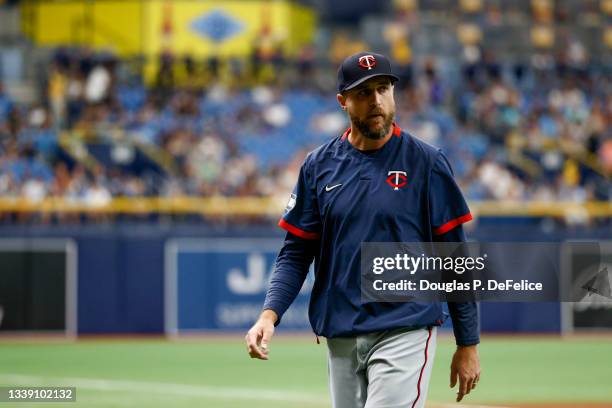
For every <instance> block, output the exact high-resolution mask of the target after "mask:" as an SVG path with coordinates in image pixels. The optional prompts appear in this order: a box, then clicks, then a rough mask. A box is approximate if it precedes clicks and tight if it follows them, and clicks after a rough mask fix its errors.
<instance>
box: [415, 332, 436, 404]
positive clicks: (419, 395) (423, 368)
mask: <svg viewBox="0 0 612 408" xmlns="http://www.w3.org/2000/svg"><path fill="white" fill-rule="evenodd" d="M428 330H429V334H428V335H427V342H426V343H425V361H423V365H422V366H421V372H420V373H419V382H418V383H417V397H416V399H415V400H414V402H413V403H412V407H411V408H414V407H415V406H416V403H417V402H418V401H419V398H421V380H422V379H423V371H425V366H426V365H427V359H428V357H429V356H428V353H427V352H428V351H429V340H430V339H431V327H429V328H428Z"/></svg>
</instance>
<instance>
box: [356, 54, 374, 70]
mask: <svg viewBox="0 0 612 408" xmlns="http://www.w3.org/2000/svg"><path fill="white" fill-rule="evenodd" d="M359 66H360V67H361V68H363V69H368V70H369V69H372V68H374V67H375V66H376V58H374V56H373V55H369V54H368V55H364V56H363V57H359Z"/></svg>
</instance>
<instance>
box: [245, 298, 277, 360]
mask: <svg viewBox="0 0 612 408" xmlns="http://www.w3.org/2000/svg"><path fill="white" fill-rule="evenodd" d="M277 320H278V315H277V314H276V312H274V311H273V310H270V309H267V310H264V311H263V312H261V315H260V316H259V319H258V320H257V322H255V324H254V325H253V327H251V329H250V330H249V331H248V332H247V334H246V336H245V340H246V344H247V351H248V353H249V355H250V356H251V358H258V359H260V360H267V359H268V344H270V339H272V335H273V334H274V323H276V321H277Z"/></svg>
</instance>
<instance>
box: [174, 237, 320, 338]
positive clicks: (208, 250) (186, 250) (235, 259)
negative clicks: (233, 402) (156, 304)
mask: <svg viewBox="0 0 612 408" xmlns="http://www.w3.org/2000/svg"><path fill="white" fill-rule="evenodd" d="M281 244H282V240H280V239H279V240H270V239H215V240H209V239H195V240H173V241H172V242H171V243H170V244H169V247H168V248H169V250H168V252H167V255H168V257H169V259H168V264H167V271H166V274H167V281H168V282H170V291H171V292H174V293H175V296H174V295H173V294H172V293H169V296H167V302H168V303H169V304H168V305H167V307H169V312H168V313H170V325H169V326H168V325H167V329H169V330H170V331H175V332H179V333H180V332H190V331H201V330H219V329H222V330H234V329H240V330H244V329H248V328H249V327H250V326H251V325H252V324H253V323H254V322H255V320H257V317H258V316H259V313H260V312H261V306H262V304H263V301H264V297H265V294H266V290H267V288H268V285H269V281H270V277H271V274H272V271H273V268H274V261H275V259H276V256H277V255H278V251H279V250H280V246H281ZM312 283H313V274H312V271H311V272H310V273H309V275H308V278H307V280H306V282H305V284H304V286H303V288H302V290H301V292H300V294H299V295H298V297H297V299H296V300H295V302H294V303H293V305H292V306H291V308H290V309H289V310H288V311H287V313H286V314H285V316H284V317H283V324H282V327H283V329H290V330H310V324H309V322H308V316H307V314H308V299H309V295H310V290H311V288H312ZM173 314H175V316H172V315H173ZM167 316H168V315H167ZM173 326H174V327H173Z"/></svg>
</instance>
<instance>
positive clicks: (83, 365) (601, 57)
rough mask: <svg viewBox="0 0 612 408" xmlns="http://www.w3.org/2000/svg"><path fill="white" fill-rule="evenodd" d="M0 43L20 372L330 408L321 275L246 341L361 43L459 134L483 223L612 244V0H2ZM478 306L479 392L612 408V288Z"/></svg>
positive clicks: (142, 400)
mask: <svg viewBox="0 0 612 408" xmlns="http://www.w3.org/2000/svg"><path fill="white" fill-rule="evenodd" d="M0 44H1V45H0V237H1V238H0V265H2V267H1V268H2V269H1V272H0V334H1V337H0V362H1V364H0V384H1V385H74V386H77V388H78V392H77V395H78V402H77V403H76V405H77V406H84V407H85V406H87V407H109V406H117V407H119V406H125V407H132V406H133V407H136V406H153V407H155V406H167V405H169V404H173V405H175V406H219V407H244V406H246V405H247V404H248V406H253V407H257V406H270V407H276V406H278V407H286V406H291V407H299V406H304V407H306V406H309V407H314V406H321V407H323V406H326V405H327V404H328V399H327V390H326V378H325V374H326V367H325V365H326V363H325V347H324V346H318V345H316V343H315V339H314V336H313V335H312V334H308V333H309V331H308V323H307V320H306V316H305V310H306V305H307V299H308V289H309V286H308V285H309V283H308V282H307V284H306V285H305V288H304V290H303V293H302V294H301V295H300V297H299V298H298V300H297V301H296V304H295V305H294V306H293V307H292V309H291V311H290V314H289V315H288V316H287V317H286V318H285V319H284V324H283V326H282V327H281V328H280V329H279V330H278V333H279V337H278V338H277V339H276V340H275V343H274V344H273V349H272V350H273V351H272V353H273V354H272V355H273V358H272V360H271V361H269V362H266V363H261V362H255V361H251V360H249V359H248V357H247V355H246V353H245V352H244V346H243V344H242V335H243V333H244V330H245V329H246V328H248V327H249V325H250V324H251V323H252V322H253V321H254V319H255V318H256V316H257V315H258V313H259V308H260V306H261V302H262V300H263V296H264V293H265V288H266V283H267V279H268V276H269V273H270V268H271V265H272V262H273V260H274V257H275V254H276V251H278V249H279V245H280V244H281V239H282V236H283V234H282V231H280V230H279V229H278V228H276V227H275V224H276V221H277V219H278V217H279V215H280V213H281V211H282V208H283V207H284V204H285V203H286V200H287V198H288V194H289V192H290V190H291V189H292V187H293V183H294V182H295V180H296V178H297V171H298V170H299V166H300V164H301V161H302V160H303V158H304V155H305V154H306V153H307V152H308V151H309V150H310V149H312V148H314V147H315V146H316V145H318V144H320V143H322V142H324V141H325V140H327V139H329V138H330V137H335V136H337V135H338V134H340V133H341V132H342V131H343V130H344V129H345V128H346V126H347V124H348V123H347V120H346V118H345V117H344V115H343V114H342V112H341V111H340V110H339V109H338V107H337V106H336V102H335V95H334V87H335V68H336V67H337V65H338V63H339V62H340V61H341V60H342V59H343V58H344V57H345V56H346V55H348V54H350V53H352V52H355V51H357V50H362V49H370V50H373V51H378V52H383V53H387V54H388V55H389V56H390V57H391V58H392V59H393V60H394V61H395V62H396V67H395V68H396V70H397V72H398V74H399V75H400V76H401V78H402V80H401V82H400V83H399V84H398V86H397V87H396V101H397V103H398V109H397V115H398V118H397V119H398V123H399V125H400V126H401V127H402V128H403V129H406V130H408V131H410V132H411V133H412V134H414V135H415V136H417V137H420V138H422V139H424V140H426V141H428V142H429V143H432V144H434V145H437V146H440V147H442V148H443V149H444V150H445V151H446V152H447V155H448V157H449V158H450V160H451V163H452V165H453V167H454V169H455V172H456V175H457V178H458V180H459V182H460V184H461V186H462V189H463V191H464V192H465V194H466V197H467V198H468V200H469V202H470V207H471V208H472V210H473V213H474V215H475V216H476V217H475V218H476V219H475V221H472V222H471V223H469V224H467V226H466V228H467V232H468V235H469V238H470V239H474V240H483V241H498V242H504V241H531V242H538V241H569V240H590V241H609V240H610V239H611V238H612V234H611V231H612V229H611V221H610V215H611V214H612V205H611V204H610V198H611V195H612V188H611V184H610V178H609V177H610V173H611V172H612V137H611V136H612V134H611V131H610V123H611V121H612V97H611V93H610V90H611V89H610V88H611V70H612V64H611V63H612V53H611V52H610V51H611V50H612V1H609V0H587V1H570V0H565V1H562V0H556V1H555V0H531V1H527V0H520V1H501V0H431V1H417V0H394V1H381V2H371V1H365V0H352V1H331V0H311V1H299V2H289V1H263V0H262V1H256V0H252V1H247V0H244V1H195V0H174V1H169V0H138V1H136V0H125V1H113V0H98V1H85V0H82V1H71V0H66V1H8V0H4V1H0ZM611 270H612V269H611ZM481 312H482V313H481V327H482V331H483V333H484V336H483V339H484V341H483V344H482V346H481V358H482V363H483V380H482V382H481V386H480V387H479V389H478V390H477V392H476V393H475V394H473V395H470V396H469V399H468V402H467V403H468V404H480V405H482V404H487V405H502V406H531V405H529V404H534V405H535V404H539V405H538V406H595V404H599V405H598V406H612V385H611V384H612V383H611V380H610V378H612V364H611V363H612V345H611V343H610V339H611V337H610V335H609V334H608V333H609V330H610V328H611V327H612V306H611V304H610V303H609V301H607V299H605V298H604V299H603V300H597V298H596V297H595V299H592V298H590V299H589V301H588V302H583V303H581V304H566V303H563V304H559V303H491V302H487V303H483V304H482V305H481ZM446 329H448V327H447V328H446ZM296 333H298V334H296ZM300 333H301V334H300ZM448 334H449V333H448V330H446V334H445V335H444V336H443V338H442V340H441V343H440V347H439V352H438V358H437V360H436V368H435V370H434V377H433V380H432V387H431V391H430V398H429V400H430V401H433V402H431V404H429V405H430V406H433V407H435V406H452V404H451V403H450V401H452V400H453V395H454V393H453V391H451V390H449V389H448V387H447V385H446V378H447V375H448V369H447V366H448V364H449V362H450V355H451V353H452V350H453V343H452V338H451V336H449V335H448ZM1 404H2V403H0V405H1ZM589 404H590V405H589ZM60 405H61V404H60ZM20 406H24V407H25V406H27V404H23V405H20ZM66 406H74V404H66Z"/></svg>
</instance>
